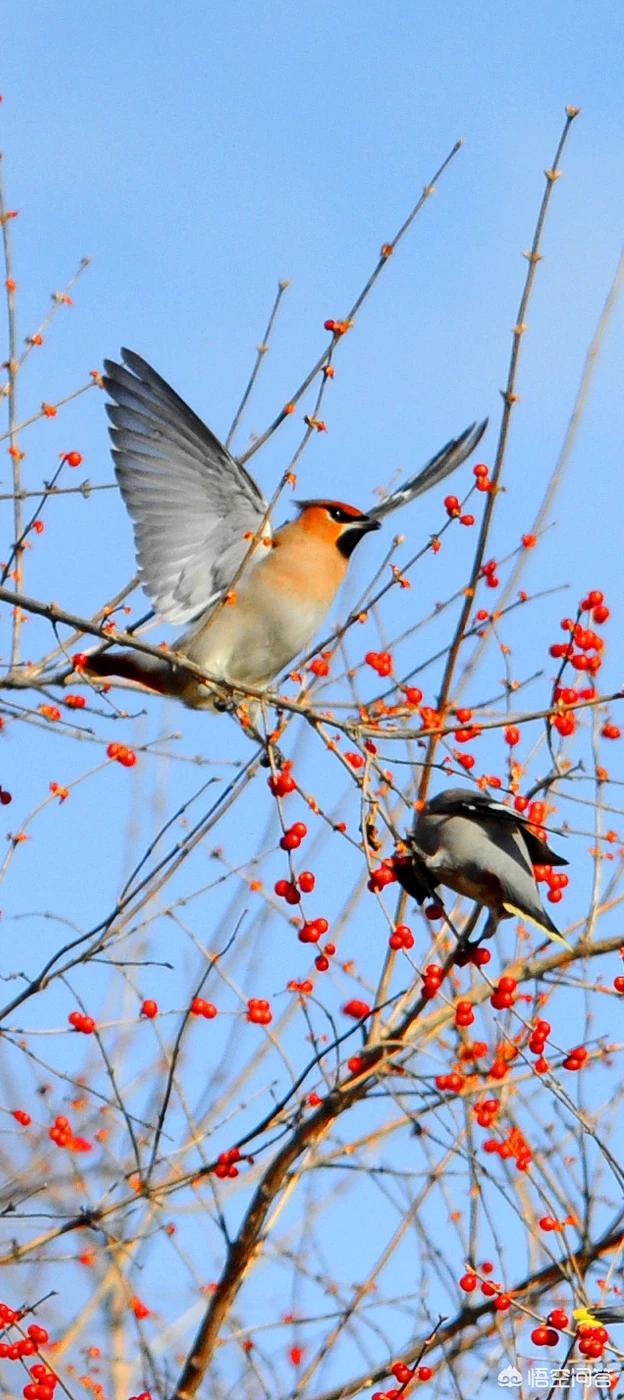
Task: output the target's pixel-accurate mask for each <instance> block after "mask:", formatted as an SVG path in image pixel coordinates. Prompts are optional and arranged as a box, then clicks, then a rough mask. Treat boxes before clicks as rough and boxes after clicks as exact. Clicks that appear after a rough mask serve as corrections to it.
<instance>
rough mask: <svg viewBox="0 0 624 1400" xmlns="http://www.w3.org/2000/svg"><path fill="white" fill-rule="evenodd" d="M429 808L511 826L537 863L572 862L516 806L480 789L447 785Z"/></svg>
mask: <svg viewBox="0 0 624 1400" xmlns="http://www.w3.org/2000/svg"><path fill="white" fill-rule="evenodd" d="M428 811H430V812H434V813H435V814H436V815H437V816H449V817H453V816H456V817H468V818H470V817H473V818H474V819H475V821H480V822H486V823H489V822H490V821H491V822H493V823H495V824H498V825H499V826H500V825H502V826H505V827H508V828H512V829H513V830H514V831H516V832H517V833H518V835H519V836H521V837H522V840H523V841H524V844H525V846H526V848H527V852H528V855H529V859H530V860H531V862H532V863H533V864H534V865H568V864H569V862H568V861H567V860H566V859H565V856H560V855H559V854H558V853H557V851H553V850H552V849H551V847H550V846H549V845H547V843H546V841H542V839H541V837H539V836H537V835H536V834H535V832H534V831H531V828H530V826H529V824H528V822H527V820H526V818H525V817H523V816H522V815H521V813H520V812H516V811H515V810H514V808H513V807H506V806H505V805H504V803H503V802H497V801H496V799H495V798H493V797H488V796H487V794H486V793H485V792H480V791H479V789H478V788H477V789H475V790H474V791H473V790H472V788H446V789H445V791H444V792H439V793H438V794H437V796H436V797H432V798H431V801H430V802H429V803H428Z"/></svg>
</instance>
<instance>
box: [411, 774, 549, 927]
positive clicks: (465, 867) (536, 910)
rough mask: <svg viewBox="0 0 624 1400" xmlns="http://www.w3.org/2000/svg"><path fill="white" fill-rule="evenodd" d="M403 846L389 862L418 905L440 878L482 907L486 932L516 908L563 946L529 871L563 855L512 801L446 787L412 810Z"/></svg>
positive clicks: (510, 914)
mask: <svg viewBox="0 0 624 1400" xmlns="http://www.w3.org/2000/svg"><path fill="white" fill-rule="evenodd" d="M405 845H406V847H407V854H406V855H398V856H395V858H394V868H395V871H396V876H397V879H398V880H399V882H400V884H401V885H402V886H403V889H404V890H406V891H407V893H408V894H410V895H412V896H413V898H414V899H416V900H417V901H418V903H419V904H422V902H423V900H425V899H427V898H428V897H430V896H431V895H433V894H435V891H436V888H437V886H438V885H446V886H447V887H448V889H451V890H454V891H455V893H456V894H463V895H466V896H467V897H468V899H474V900H475V901H476V902H477V904H482V905H485V906H486V907H487V908H488V909H489V911H490V913H489V919H488V922H487V925H486V928H485V931H484V934H483V937H485V938H491V937H492V936H493V934H494V933H495V932H496V929H497V927H498V924H499V923H500V921H501V919H508V918H510V917H511V916H512V915H514V914H516V915H518V916H519V917H520V918H523V919H527V920H528V921H529V923H532V924H536V926H537V928H539V929H542V930H543V932H544V933H547V934H548V937H549V938H552V939H554V940H555V941H556V942H558V943H563V944H565V946H566V947H569V946H570V945H569V944H568V943H567V942H566V940H565V938H563V937H562V935H561V934H560V933H559V931H558V929H557V928H555V925H554V924H553V921H552V919H551V918H550V916H549V915H548V914H547V912H546V910H545V909H544V906H543V904H542V901H541V899H540V896H539V891H538V888H537V883H536V880H535V875H534V874H533V865H534V864H535V865H567V864H568V862H567V860H565V859H564V857H563V856H560V855H557V853H556V851H551V849H550V846H548V845H547V844H546V842H545V841H543V840H542V839H541V838H540V837H539V836H536V834H535V832H534V831H532V830H531V828H530V826H529V825H528V823H527V822H526V821H525V819H524V818H523V817H521V816H520V815H519V813H518V812H515V811H514V810H513V809H512V808H510V807H504V806H503V804H502V802H495V801H494V800H493V799H492V798H491V797H487V796H486V794H485V793H483V792H480V791H478V790H477V791H473V790H472V789H471V788H446V789H445V791H444V792H439V793H438V794H437V796H436V797H432V798H431V801H430V802H428V803H427V805H426V806H425V808H424V809H423V811H422V812H420V813H419V815H418V817H417V819H416V822H415V824H414V827H413V829H412V831H411V832H410V834H409V835H408V836H407V837H406V840H405Z"/></svg>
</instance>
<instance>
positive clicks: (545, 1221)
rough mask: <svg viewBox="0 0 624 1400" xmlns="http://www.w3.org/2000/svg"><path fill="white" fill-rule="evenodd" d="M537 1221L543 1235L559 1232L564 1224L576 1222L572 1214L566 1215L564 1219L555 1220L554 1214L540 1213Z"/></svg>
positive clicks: (563, 1227) (563, 1228)
mask: <svg viewBox="0 0 624 1400" xmlns="http://www.w3.org/2000/svg"><path fill="white" fill-rule="evenodd" d="M537 1223H538V1225H539V1227H540V1230H543V1231H544V1234H545V1235H550V1234H552V1233H553V1232H555V1233H559V1234H560V1233H561V1231H562V1230H565V1227H566V1225H574V1224H575V1223H576V1222H575V1219H574V1216H573V1215H566V1218H565V1220H557V1219H556V1218H555V1216H554V1215H542V1216H540V1219H539V1220H538V1222H537Z"/></svg>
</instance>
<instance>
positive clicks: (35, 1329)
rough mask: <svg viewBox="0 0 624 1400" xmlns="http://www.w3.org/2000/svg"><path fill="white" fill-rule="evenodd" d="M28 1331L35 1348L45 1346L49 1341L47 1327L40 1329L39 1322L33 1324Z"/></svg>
mask: <svg viewBox="0 0 624 1400" xmlns="http://www.w3.org/2000/svg"><path fill="white" fill-rule="evenodd" d="M27 1331H28V1336H29V1337H30V1340H31V1342H34V1343H35V1346H37V1347H44V1346H45V1344H46V1342H47V1340H48V1333H47V1332H46V1329H45V1327H40V1326H39V1324H38V1323H37V1322H31V1324H30V1327H29V1328H28V1329H27Z"/></svg>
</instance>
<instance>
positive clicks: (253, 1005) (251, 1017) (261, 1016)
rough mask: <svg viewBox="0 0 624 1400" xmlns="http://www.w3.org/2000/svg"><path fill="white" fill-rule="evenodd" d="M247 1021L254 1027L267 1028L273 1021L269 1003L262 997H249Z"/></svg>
mask: <svg viewBox="0 0 624 1400" xmlns="http://www.w3.org/2000/svg"><path fill="white" fill-rule="evenodd" d="M247 1020H248V1021H251V1023H252V1024H253V1025H256V1026H268V1025H270V1024H271V1021H272V1020H273V1012H272V1011H271V1003H270V1002H269V1001H266V1000H265V998H264V997H250V998H249V1001H248V1002H247Z"/></svg>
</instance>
